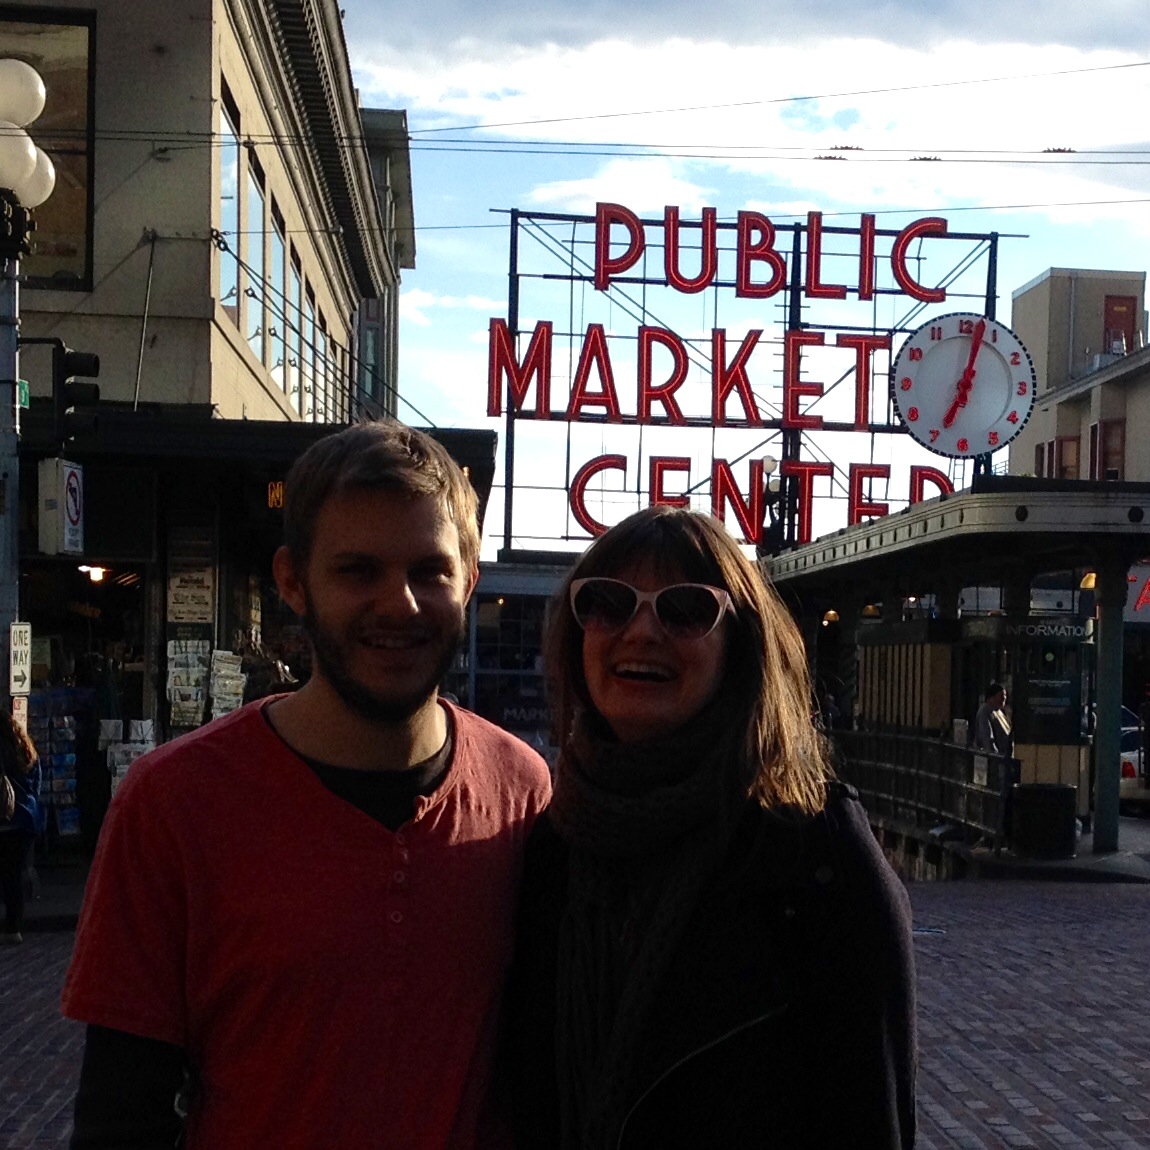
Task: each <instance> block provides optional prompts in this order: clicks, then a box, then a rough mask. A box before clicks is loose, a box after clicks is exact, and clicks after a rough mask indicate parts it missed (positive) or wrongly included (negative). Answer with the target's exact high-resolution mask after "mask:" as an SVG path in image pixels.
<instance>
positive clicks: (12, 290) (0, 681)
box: [0, 259, 20, 707]
mask: <svg viewBox="0 0 1150 1150" xmlns="http://www.w3.org/2000/svg"><path fill="white" fill-rule="evenodd" d="M19 274H20V261H19V260H18V259H5V260H4V261H3V272H2V273H0V632H2V633H3V636H4V642H5V646H6V647H10V644H11V634H10V632H11V626H12V624H13V623H14V622H16V620H17V619H18V618H19V617H20V455H19V444H20V422H19V415H18V413H17V408H16V392H17V387H18V384H17V380H18V379H19V378H20V349H19V343H18V342H17V335H18V332H19V327H20V288H19V282H18V279H17V277H18V276H19ZM0 699H2V700H3V704H4V706H5V707H8V706H9V705H10V704H11V699H10V698H9V696H8V677H7V676H6V675H0Z"/></svg>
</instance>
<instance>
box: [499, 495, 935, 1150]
mask: <svg viewBox="0 0 1150 1150" xmlns="http://www.w3.org/2000/svg"><path fill="white" fill-rule="evenodd" d="M547 661H548V667H549V673H550V676H551V680H552V683H553V687H554V690H555V702H556V708H555V710H556V719H557V723H558V724H559V728H558V729H559V731H560V732H562V743H561V748H560V759H559V764H558V768H557V774H556V783H555V794H554V799H553V801H552V805H551V808H550V810H549V812H548V814H547V816H546V817H545V818H544V819H541V820H540V822H539V823H538V824H537V828H536V830H535V831H534V833H533V837H532V840H531V842H530V844H529V848H528V855H527V871H526V876H525V883H524V895H523V904H522V905H523V909H522V920H521V932H520V940H519V949H518V952H517V957H516V969H515V972H514V975H513V980H512V983H511V986H510V988H509V992H508V994H509V1006H508V1026H507V1031H506V1033H507V1039H508V1044H507V1053H508V1070H509V1073H508V1082H509V1088H510V1091H511V1095H510V1097H509V1098H508V1099H507V1102H508V1105H509V1114H510V1120H511V1122H512V1123H513V1125H514V1127H515V1130H516V1135H517V1139H518V1145H519V1150H535V1148H538V1150H544V1148H546V1150H607V1148H612V1150H613V1148H616V1147H618V1148H620V1150H647V1148H654V1147H658V1148H659V1150H676V1148H680V1147H682V1148H684V1150H686V1148H687V1147H690V1148H691V1150H709V1148H715V1150H735V1148H740V1147H750V1146H754V1147H778V1148H780V1150H800V1148H801V1150H806V1148H810V1150H816V1148H817V1150H830V1148H834V1150H844V1148H847V1147H858V1148H860V1150H861V1148H865V1150H884V1148H886V1147H892V1148H894V1147H899V1148H905V1147H910V1146H912V1145H913V1143H914V1129H915V1118H914V1079H915V1056H916V1046H915V1029H914V981H913V957H912V952H911V939H910V916H909V907H908V902H907V898H906V895H905V892H904V891H903V889H902V887H901V885H900V884H899V882H898V880H897V879H896V878H895V876H894V875H893V873H892V872H891V870H890V868H889V867H888V866H887V864H886V861H885V860H884V858H883V857H882V854H881V852H880V851H879V849H878V847H877V845H876V843H875V841H874V837H873V835H872V834H871V833H870V828H869V826H868V823H867V820H866V815H865V813H864V811H863V810H862V808H861V806H860V804H859V803H858V801H857V797H856V796H855V795H854V793H853V791H852V790H851V789H850V788H848V787H844V786H843V785H841V784H838V783H835V782H833V781H832V780H831V772H830V770H829V767H828V765H827V758H826V750H825V747H824V744H823V743H822V741H821V738H820V736H819V734H818V732H817V731H816V729H815V727H814V725H813V723H812V719H811V690H810V682H809V679H808V675H807V670H806V661H805V656H804V652H803V646H802V642H801V639H800V637H799V634H798V631H797V629H796V627H795V625H794V623H793V622H792V620H791V619H790V617H789V615H788V614H787V612H786V610H785V609H784V608H783V606H782V604H781V603H780V601H779V599H778V597H777V596H776V594H775V593H774V591H773V590H772V589H771V588H770V586H769V585H768V584H767V583H766V581H765V579H764V578H763V577H762V576H761V575H760V573H759V571H758V569H757V568H756V567H755V566H754V565H753V564H752V563H751V562H750V561H749V560H747V559H746V558H745V557H744V556H743V554H742V552H741V551H740V550H739V548H738V547H737V546H736V544H735V543H734V541H733V540H732V539H731V537H730V536H729V535H728V534H727V533H726V531H725V529H724V528H723V527H722V526H721V525H720V524H719V523H718V521H717V520H714V519H712V518H710V517H709V516H703V515H698V514H695V513H692V512H688V511H682V510H678V509H673V508H669V507H651V508H648V509H647V510H644V511H640V512H639V513H637V514H635V515H632V516H631V517H630V518H628V519H627V520H625V521H624V522H623V523H621V524H619V525H618V526H617V527H615V528H613V529H611V530H610V531H608V532H607V533H606V534H605V535H604V536H602V538H600V539H599V540H598V541H597V542H596V543H595V544H594V545H593V546H592V547H591V548H590V549H589V550H588V551H587V552H586V553H585V554H584V555H583V557H582V558H581V559H580V561H579V562H578V564H577V565H576V567H575V570H574V571H573V572H572V573H571V575H570V577H569V578H568V579H567V581H566V583H565V584H564V586H563V588H562V590H561V591H560V594H559V599H558V601H557V602H556V604H555V605H554V609H553V611H552V619H551V624H550V629H549V635H548V640H547Z"/></svg>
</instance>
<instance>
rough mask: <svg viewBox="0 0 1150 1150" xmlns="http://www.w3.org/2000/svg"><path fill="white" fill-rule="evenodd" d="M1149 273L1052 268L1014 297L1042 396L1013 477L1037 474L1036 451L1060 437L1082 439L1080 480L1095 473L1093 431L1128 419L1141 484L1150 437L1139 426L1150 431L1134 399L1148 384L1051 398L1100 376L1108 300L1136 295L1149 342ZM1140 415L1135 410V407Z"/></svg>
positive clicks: (1019, 445) (1130, 450)
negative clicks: (1091, 468)
mask: <svg viewBox="0 0 1150 1150" xmlns="http://www.w3.org/2000/svg"><path fill="white" fill-rule="evenodd" d="M1145 279H1146V277H1145V274H1144V273H1142V272H1113V271H1093V270H1085V269H1078V268H1050V269H1048V270H1047V271H1045V272H1044V273H1042V275H1040V276H1038V277H1037V278H1036V279H1034V280H1032V281H1031V282H1030V283H1029V284H1026V285H1025V286H1024V287H1022V288H1019V289H1018V290H1017V291H1016V292H1015V293H1014V296H1013V299H1012V312H1011V327H1012V328H1013V329H1014V330H1015V332H1017V333H1018V335H1019V337H1020V338H1021V339H1022V342H1023V343H1024V344H1025V345H1026V347H1027V350H1028V351H1029V352H1030V355H1031V358H1032V359H1033V361H1034V366H1035V371H1036V373H1037V375H1038V396H1037V399H1036V401H1035V406H1034V410H1033V412H1032V413H1031V416H1030V419H1029V421H1028V423H1027V425H1026V427H1025V428H1024V429H1023V430H1022V432H1021V433H1020V434H1019V435H1018V437H1017V438H1016V439H1015V440H1014V442H1013V443H1012V444H1011V445H1010V465H1009V466H1010V471H1011V473H1012V474H1016V475H1030V474H1034V473H1035V470H1036V469H1035V459H1034V455H1035V446H1036V445H1037V444H1042V443H1046V442H1048V441H1050V440H1052V439H1055V438H1061V437H1074V438H1077V439H1078V441H1079V478H1086V477H1087V475H1088V468H1089V453H1090V425H1091V424H1093V423H1098V422H1100V421H1102V420H1120V419H1125V420H1126V421H1127V428H1126V470H1125V474H1124V476H1123V477H1124V478H1125V479H1130V480H1133V479H1138V478H1142V477H1143V476H1144V475H1145V474H1146V468H1147V466H1150V458H1147V449H1146V448H1145V447H1144V446H1143V443H1142V442H1141V441H1142V440H1144V439H1145V438H1146V436H1144V435H1140V434H1139V432H1138V428H1139V427H1146V426H1150V425H1147V424H1144V423H1139V422H1137V421H1136V419H1135V415H1136V413H1137V411H1138V410H1141V409H1140V408H1139V407H1138V401H1134V400H1132V397H1133V396H1134V395H1135V393H1136V392H1138V391H1140V390H1141V387H1140V385H1138V386H1134V385H1132V384H1131V381H1129V380H1124V381H1120V382H1106V383H1101V384H1100V385H1099V386H1098V387H1096V388H1093V389H1091V390H1090V391H1089V392H1088V393H1085V394H1079V395H1075V396H1073V397H1070V396H1068V397H1067V398H1065V399H1063V400H1062V401H1061V402H1055V401H1054V399H1053V397H1051V396H1049V392H1051V391H1052V390H1054V389H1059V388H1066V387H1067V386H1068V385H1070V384H1072V383H1073V382H1074V381H1076V380H1079V379H1085V378H1087V377H1088V376H1089V375H1090V374H1091V373H1092V371H1093V370H1095V356H1097V355H1100V354H1102V353H1104V351H1105V348H1104V346H1103V344H1104V334H1105V302H1106V297H1107V296H1115V295H1118V296H1133V297H1134V299H1135V301H1136V304H1135V309H1136V318H1137V324H1136V333H1135V343H1136V347H1135V348H1132V349H1130V350H1132V351H1133V350H1137V347H1138V346H1140V345H1142V344H1144V343H1145V338H1146V333H1145V330H1144V322H1143V315H1144V307H1145ZM1132 401H1133V402H1134V403H1135V411H1134V412H1133V413H1132V412H1131V410H1130V404H1131V402H1132Z"/></svg>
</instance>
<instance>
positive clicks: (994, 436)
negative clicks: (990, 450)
mask: <svg viewBox="0 0 1150 1150" xmlns="http://www.w3.org/2000/svg"><path fill="white" fill-rule="evenodd" d="M986 442H987V443H989V444H990V446H991V447H997V446H998V432H997V431H992V432H991V433H990V434H989V435H988V436H987V437H986Z"/></svg>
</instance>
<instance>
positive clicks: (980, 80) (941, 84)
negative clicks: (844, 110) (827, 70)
mask: <svg viewBox="0 0 1150 1150" xmlns="http://www.w3.org/2000/svg"><path fill="white" fill-rule="evenodd" d="M1148 66H1150V60H1137V61H1133V62H1131V63H1127V64H1099V65H1096V66H1094V67H1090V68H1062V69H1059V70H1057V71H1054V72H1029V73H1024V74H1022V75H1017V76H983V77H975V78H968V79H965V80H940V81H938V82H937V83H933V84H907V85H904V86H902V87H897V88H893V87H892V88H860V89H857V90H855V91H848V92H824V93H821V94H817V95H802V96H773V97H769V98H767V99H764V100H739V101H736V102H733V103H727V104H696V105H693V106H689V107H682V108H647V109H644V110H641V111H633V112H600V113H596V114H595V115H590V116H552V117H549V118H547V119H539V120H506V121H503V122H501V123H495V124H455V125H452V126H450V127H445V128H419V129H413V130H412V135H416V134H417V133H418V134H420V135H430V134H431V133H433V132H470V131H479V130H483V129H490V128H525V127H530V126H531V125H533V124H572V123H578V122H581V121H583V122H585V121H587V120H616V119H622V118H625V117H631V116H663V115H672V114H675V113H678V112H716V111H722V110H725V109H729V108H756V107H763V106H766V105H769V104H797V103H801V102H803V101H809V100H839V99H846V98H848V97H855V96H885V95H891V94H895V93H900V92H924V91H930V90H931V89H936V88H959V87H967V86H970V85H973V84H1002V83H1010V82H1012V81H1020V80H1048V79H1053V78H1055V77H1059V76H1081V75H1086V74H1088V73H1091V72H1116V71H1120V70H1122V69H1124V68H1145V67H1148Z"/></svg>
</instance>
